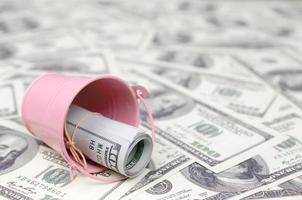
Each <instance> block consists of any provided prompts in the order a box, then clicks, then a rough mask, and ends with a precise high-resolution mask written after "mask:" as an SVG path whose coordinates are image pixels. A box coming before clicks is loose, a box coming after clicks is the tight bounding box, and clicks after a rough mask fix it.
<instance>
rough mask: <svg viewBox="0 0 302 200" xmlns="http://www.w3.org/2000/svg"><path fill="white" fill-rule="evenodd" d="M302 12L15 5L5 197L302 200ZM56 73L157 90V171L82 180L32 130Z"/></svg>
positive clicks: (239, 6)
mask: <svg viewBox="0 0 302 200" xmlns="http://www.w3.org/2000/svg"><path fill="white" fill-rule="evenodd" d="M301 10H302V2H301V1H296V0H289V1H281V0H258V1H252V0H244V1H237V0H226V1H218V0H214V1H212V0H202V1H196V0H169V1H160V0H151V1H140V0H125V1H117V0H112V1H106V0H87V1H86V0H85V1H84V0H77V1H72V0H65V1H58V0H29V1H22V0H3V1H1V2H0V199H1V200H2V199H3V200H4V199H9V200H20V199H22V200H23V199H24V200H71V199H72V200H82V199H89V200H112V199H113V200H115V199H131V200H135V199H158V200H172V199H173V200H179V199H185V200H193V199H194V200H195V199H215V200H216V199H217V200H221V199H278V200H286V199H301V198H302V193H301V191H302V186H301V185H302V184H301V175H302V160H301V159H302V137H301V131H302V125H301V124H302V59H301V58H302V26H301V20H302V12H301ZM52 71H55V72H61V73H65V74H68V75H76V76H77V75H84V76H101V75H104V74H113V75H118V76H120V77H121V78H122V79H124V80H127V81H128V82H129V83H130V84H137V85H143V86H145V87H146V88H148V90H149V91H150V96H149V98H148V99H147V101H148V103H149V104H150V107H151V110H152V112H153V116H154V118H155V124H156V133H157V138H156V141H155V144H154V149H153V154H152V156H151V162H150V163H149V164H148V165H147V168H148V169H147V170H146V171H145V172H144V173H143V174H141V175H140V176H138V177H135V178H131V179H127V180H125V181H120V182H116V183H110V184H104V183H99V182H95V181H93V180H91V179H89V178H87V177H84V176H83V175H81V174H80V173H78V174H77V178H76V179H75V180H71V179H70V177H69V175H70V174H69V166H68V164H67V163H66V162H65V161H64V159H63V158H62V157H61V156H60V155H59V154H58V153H56V152H55V151H54V150H52V149H51V148H49V147H48V146H46V145H45V144H44V143H43V142H41V140H39V138H35V137H34V136H33V135H31V133H29V132H28V131H27V130H26V128H25V127H24V124H23V122H22V119H21V113H22V109H21V103H22V97H23V95H24V93H25V91H26V88H27V87H28V86H29V85H30V83H31V82H32V80H34V79H35V78H36V77H38V76H39V75H41V74H43V73H46V72H52ZM140 114H141V124H140V127H139V128H140V129H142V130H143V131H145V132H146V133H147V134H149V133H150V131H151V130H150V125H149V121H148V119H147V116H146V113H145V112H144V110H143V108H142V109H141V111H140ZM118 175H119V174H116V173H114V172H112V171H110V170H108V171H105V172H104V173H101V174H97V176H106V177H108V176H118Z"/></svg>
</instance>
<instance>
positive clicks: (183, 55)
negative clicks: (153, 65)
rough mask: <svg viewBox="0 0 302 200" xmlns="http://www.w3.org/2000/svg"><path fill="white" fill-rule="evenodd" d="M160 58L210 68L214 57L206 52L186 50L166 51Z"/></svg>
mask: <svg viewBox="0 0 302 200" xmlns="http://www.w3.org/2000/svg"><path fill="white" fill-rule="evenodd" d="M158 60H162V61H166V62H172V63H177V64H189V65H192V66H195V67H199V68H210V67H211V66H212V65H213V60H212V58H211V57H210V56H208V55H206V54H200V53H192V52H184V51H167V52H164V54H163V55H161V56H160V57H159V58H158Z"/></svg>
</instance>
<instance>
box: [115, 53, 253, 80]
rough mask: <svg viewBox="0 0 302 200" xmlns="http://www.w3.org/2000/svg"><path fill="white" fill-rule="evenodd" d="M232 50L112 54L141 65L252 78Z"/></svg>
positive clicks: (237, 77)
mask: <svg viewBox="0 0 302 200" xmlns="http://www.w3.org/2000/svg"><path fill="white" fill-rule="evenodd" d="M234 51H236V50H234ZM232 53H233V50H232V49H223V48H213V47H209V48H206V47H204V48H196V47H185V48H180V47H162V48H155V49H154V48H153V49H146V50H144V51H127V52H118V53H117V54H116V57H117V60H118V61H122V62H127V61H130V62H135V63H140V64H141V65H142V66H144V65H147V66H149V65H152V66H153V67H157V68H158V67H161V68H168V69H170V70H186V71H187V72H191V73H201V74H207V75H214V76H215V75H223V76H224V77H226V78H232V79H234V78H236V79H238V80H244V81H247V80H255V76H254V75H253V73H251V72H250V71H249V70H248V69H245V68H243V67H242V66H241V63H240V62H238V61H237V60H236V59H235V58H234V57H233V55H232ZM126 66H127V65H126ZM129 66H131V64H130V63H129ZM137 67H138V66H137ZM222 72H223V73H222Z"/></svg>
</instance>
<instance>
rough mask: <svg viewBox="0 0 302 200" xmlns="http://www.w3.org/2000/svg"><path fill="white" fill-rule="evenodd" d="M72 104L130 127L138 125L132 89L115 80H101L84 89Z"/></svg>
mask: <svg viewBox="0 0 302 200" xmlns="http://www.w3.org/2000/svg"><path fill="white" fill-rule="evenodd" d="M73 104H76V105H78V106H81V107H83V108H86V109H88V110H90V111H92V112H98V113H100V114H102V115H104V116H105V117H108V118H110V119H113V120H117V121H119V122H123V123H126V124H129V125H132V126H137V125H138V123H139V116H138V112H139V111H138V104H137V99H136V98H135V96H134V94H133V91H132V89H131V88H130V87H129V86H128V85H127V84H126V83H125V82H124V81H122V80H119V79H117V78H111V77H108V78H101V79H98V80H95V81H93V82H91V83H90V84H88V85H87V86H86V87H84V88H83V89H82V90H81V91H80V92H79V93H78V94H77V96H76V97H75V99H74V100H73Z"/></svg>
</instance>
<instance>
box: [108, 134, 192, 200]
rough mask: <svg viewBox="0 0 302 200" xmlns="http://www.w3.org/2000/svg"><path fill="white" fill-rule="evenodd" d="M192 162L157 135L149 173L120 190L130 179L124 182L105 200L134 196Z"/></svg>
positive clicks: (188, 157) (188, 156) (183, 153)
mask: <svg viewBox="0 0 302 200" xmlns="http://www.w3.org/2000/svg"><path fill="white" fill-rule="evenodd" d="M143 130H144V128H143ZM192 162H194V161H193V160H192V158H191V157H190V155H187V154H186V153H185V152H182V151H180V150H179V149H178V148H177V147H175V146H173V145H172V144H171V143H170V142H169V141H167V140H165V139H164V138H162V137H161V136H160V135H157V136H156V140H155V145H154V149H153V153H152V157H151V161H150V163H149V165H148V167H147V168H148V169H149V170H150V172H149V173H147V174H146V175H145V176H144V177H143V178H141V179H140V181H139V182H138V183H136V184H135V185H134V186H133V187H132V188H130V189H129V190H125V189H121V188H123V186H124V185H127V184H128V182H129V181H131V179H128V180H126V181H125V182H124V183H123V184H122V185H121V187H119V189H118V190H115V191H112V193H111V194H108V196H107V197H106V199H108V200H109V199H120V198H124V197H126V196H127V197H128V196H129V195H136V194H137V193H138V192H139V191H142V190H144V189H146V188H148V187H149V186H150V185H152V184H155V183H157V182H160V181H161V180H163V179H165V177H167V176H170V175H172V174H174V173H176V172H177V171H178V170H179V169H181V168H183V167H185V166H187V165H189V164H190V163H192Z"/></svg>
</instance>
